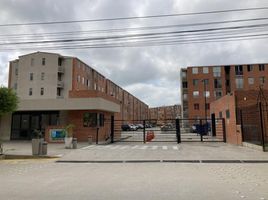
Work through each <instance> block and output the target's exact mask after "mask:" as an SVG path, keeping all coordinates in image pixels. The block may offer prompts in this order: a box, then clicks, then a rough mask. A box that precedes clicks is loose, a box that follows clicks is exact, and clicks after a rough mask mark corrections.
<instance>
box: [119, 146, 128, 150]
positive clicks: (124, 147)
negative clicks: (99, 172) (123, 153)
mask: <svg viewBox="0 0 268 200" xmlns="http://www.w3.org/2000/svg"><path fill="white" fill-rule="evenodd" d="M127 148H129V146H128V145H125V146H122V147H121V148H120V149H127Z"/></svg>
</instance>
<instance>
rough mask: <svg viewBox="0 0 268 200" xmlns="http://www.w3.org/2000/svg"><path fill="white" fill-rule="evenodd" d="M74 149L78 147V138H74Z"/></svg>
mask: <svg viewBox="0 0 268 200" xmlns="http://www.w3.org/2000/svg"><path fill="white" fill-rule="evenodd" d="M73 149H77V138H73Z"/></svg>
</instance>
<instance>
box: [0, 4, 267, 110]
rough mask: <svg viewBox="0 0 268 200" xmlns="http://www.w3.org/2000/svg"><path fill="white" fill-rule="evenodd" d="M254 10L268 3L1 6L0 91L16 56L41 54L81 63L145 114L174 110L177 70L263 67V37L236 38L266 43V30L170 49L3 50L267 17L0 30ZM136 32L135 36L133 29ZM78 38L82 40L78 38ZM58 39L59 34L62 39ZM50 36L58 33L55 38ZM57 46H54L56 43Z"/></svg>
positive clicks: (262, 13) (247, 14)
mask: <svg viewBox="0 0 268 200" xmlns="http://www.w3.org/2000/svg"><path fill="white" fill-rule="evenodd" d="M253 7H255V8H256V7H268V2H267V1H264V0H235V1H234V0H224V1H223V0H191V1H189V0H79V1H75V0H0V16H1V17H0V71H1V73H0V84H1V85H5V86H6V85H7V77H8V61H9V60H13V59H16V58H17V57H18V56H19V55H22V54H26V53H30V52H33V51H38V50H42V51H48V52H56V53H60V54H62V55H69V56H75V57H78V58H80V59H81V60H83V61H84V62H86V63H88V64H89V65H91V66H93V68H95V69H96V70H97V71H99V72H100V73H102V74H104V75H105V76H106V77H108V78H109V79H111V80H112V81H114V82H115V83H117V84H119V85H120V86H121V87H123V88H124V89H126V90H128V91H129V92H131V93H132V94H134V95H135V96H137V97H138V98H140V99H141V100H143V101H144V102H146V103H147V104H148V105H149V106H150V107H154V106H161V105H172V104H178V103H180V77H179V71H180V68H181V67H186V66H200V65H220V64H239V63H241V64H242V63H259V62H268V56H267V52H268V45H267V38H265V37H263V38H262V39H260V38H258V37H257V39H256V37H255V38H253V37H249V38H247V40H241V38H239V39H237V37H239V36H241V35H239V34H242V33H243V34H253V35H256V34H260V33H261V34H263V35H264V36H265V34H266V33H267V29H266V27H265V26H264V27H259V28H256V29H255V30H254V32H253V29H246V30H244V29H243V30H241V31H240V29H239V30H231V31H232V32H228V33H225V31H222V32H217V33H215V36H217V37H222V36H223V35H221V34H226V36H231V37H233V36H235V38H231V39H230V41H224V42H223V41H214V42H206V43H205V42H202V43H195V42H191V39H193V40H196V39H200V37H208V36H207V35H205V34H206V33H203V34H204V35H201V36H200V35H199V36H196V35H193V36H189V38H188V40H187V41H188V42H187V43H184V44H183V43H180V42H177V43H175V42H174V43H172V42H171V43H172V44H170V43H169V45H160V43H159V44H157V45H152V46H148V45H146V43H144V41H141V44H143V45H142V46H140V47H137V46H135V45H134V46H131V47H129V46H128V45H122V44H126V43H128V42H134V43H135V42H136V39H137V40H138V39H139V38H134V39H131V40H129V39H128V38H126V39H123V40H120V41H116V40H112V41H113V42H119V43H120V44H121V47H117V48H89V47H87V48H82V49H63V48H61V47H58V48H52V49H49V48H48V49H45V48H46V47H48V46H41V45H39V46H38V44H33V45H30V46H29V45H28V46H27V45H26V46H23V45H16V44H13V45H8V43H14V42H15V43H16V42H25V41H26V42H27V41H40V40H56V39H62V38H72V39H79V38H90V37H93V38H94V37H99V36H101V37H110V36H114V35H116V36H118V35H119V36H120V37H121V36H124V35H128V34H143V33H163V32H166V31H188V30H196V29H206V28H223V27H232V26H247V25H256V24H265V22H267V20H266V21H265V20H260V21H246V22H239V23H223V24H213V25H205V26H204V25H202V26H201V25H200V26H197V25H194V26H190V25H191V24H193V23H209V22H220V21H228V20H243V19H257V18H265V17H268V10H266V9H263V10H254V11H243V12H224V13H214V14H202V15H181V16H175V17H174V16H173V17H159V18H145V19H144V18H138V19H131V20H108V21H107V20H104V21H91V22H84V23H82V22H81V23H78V22H77V23H65V24H39V25H24V26H22V25H15V26H1V25H7V24H22V23H31V22H55V21H73V20H92V19H113V18H122V17H123V18H124V17H134V16H139V17H142V16H152V15H154V16H156V15H166V14H182V13H196V12H204V11H216V10H230V9H241V8H253ZM183 24H184V25H185V24H188V26H181V27H175V28H174V27H173V28H170V29H168V28H164V29H150V30H143V29H142V28H140V27H156V26H158V27H159V26H169V25H183ZM189 24H190V25H189ZM135 28H138V29H136V30H135ZM139 28H140V29H139ZM115 29H116V30H118V29H120V30H121V31H118V32H116V31H114V30H115ZM131 29H132V30H131ZM96 30H98V31H96ZM100 30H102V31H100ZM122 30H123V31H122ZM81 31H84V32H86V33H83V34H82V32H81ZM90 31H91V32H90ZM239 31H240V33H239ZM265 31H266V32H265ZM59 32H60V33H61V32H65V33H62V34H60V33H59ZM66 32H72V34H70V35H68V34H67V33H66ZM51 33H52V34H51ZM53 33H56V34H55V35H54V36H53ZM29 34H30V35H29ZM33 34H36V35H33ZM217 34H218V35H217ZM228 34H229V35H228ZM170 37H171V38H164V39H173V41H174V40H183V39H187V38H185V37H184V36H182V35H176V36H174V35H173V36H170ZM186 37H187V36H186ZM210 37H211V36H210ZM189 39H190V40H189ZM97 42H98V43H97V45H98V46H105V44H106V43H105V42H107V41H106V40H105V41H101V40H98V41H97ZM156 43H157V42H155V43H154V44H156ZM73 44H78V43H69V44H68V47H70V46H72V45H73ZM80 44H83V43H80ZM50 45H51V44H50ZM52 45H53V44H52ZM56 45H60V44H59V43H57V44H56ZM40 47H42V48H43V49H42V48H40ZM27 48H28V49H27Z"/></svg>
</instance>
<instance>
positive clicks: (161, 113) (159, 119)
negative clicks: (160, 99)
mask: <svg viewBox="0 0 268 200" xmlns="http://www.w3.org/2000/svg"><path fill="white" fill-rule="evenodd" d="M180 117H181V106H180V105H172V106H160V107H155V108H149V119H150V120H151V121H156V124H158V125H162V124H165V123H166V122H167V121H168V120H170V119H176V118H180Z"/></svg>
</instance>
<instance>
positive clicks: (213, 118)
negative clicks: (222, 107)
mask: <svg viewBox="0 0 268 200" xmlns="http://www.w3.org/2000/svg"><path fill="white" fill-rule="evenodd" d="M211 121H212V122H211V131H212V136H216V119H215V114H214V113H213V114H211Z"/></svg>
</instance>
